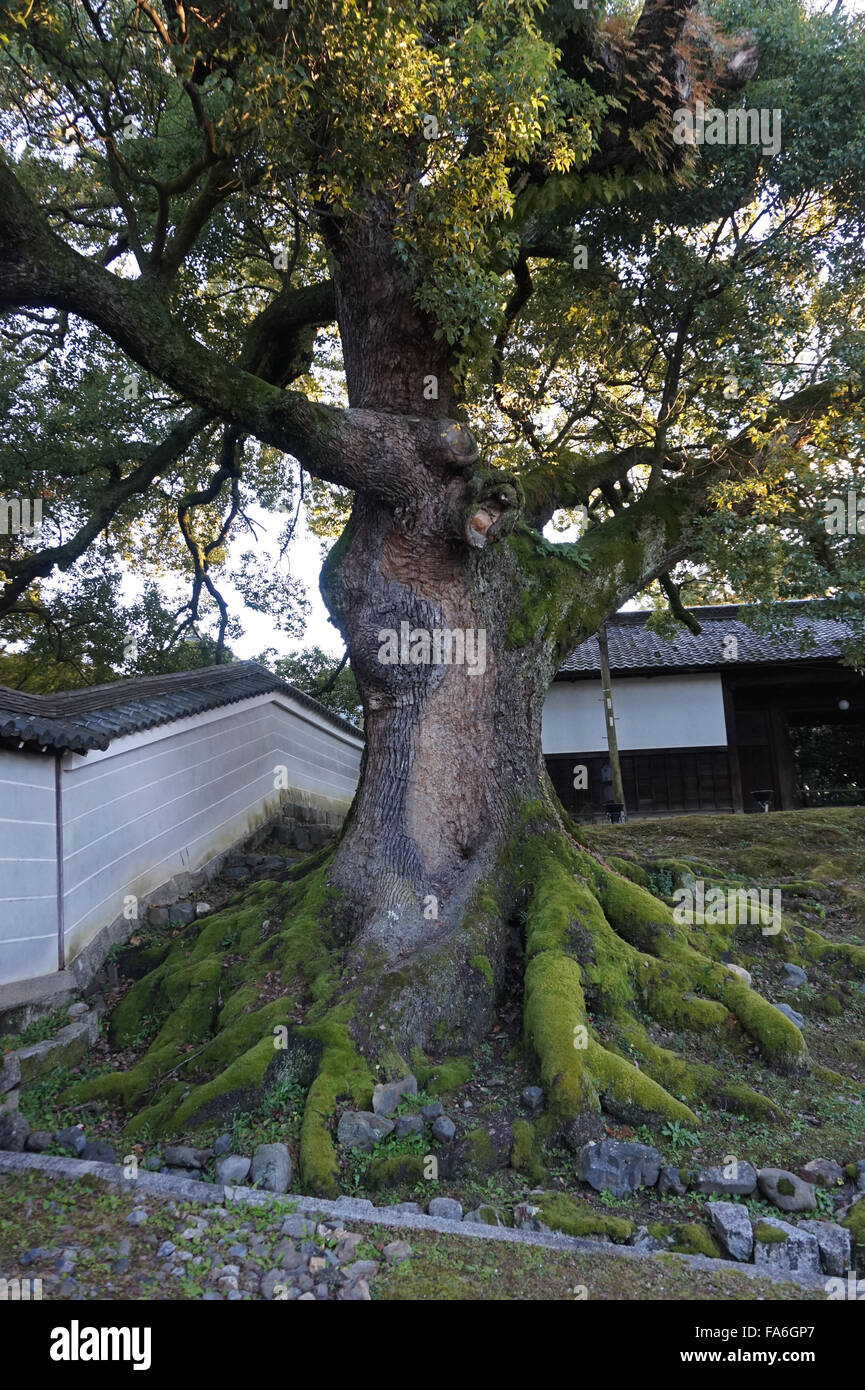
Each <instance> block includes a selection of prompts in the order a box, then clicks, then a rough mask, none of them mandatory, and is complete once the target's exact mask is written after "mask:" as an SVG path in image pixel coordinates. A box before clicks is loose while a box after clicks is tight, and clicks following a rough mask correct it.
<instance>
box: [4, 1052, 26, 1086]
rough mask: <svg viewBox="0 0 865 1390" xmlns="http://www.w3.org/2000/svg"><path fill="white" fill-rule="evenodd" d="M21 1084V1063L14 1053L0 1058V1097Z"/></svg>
mask: <svg viewBox="0 0 865 1390" xmlns="http://www.w3.org/2000/svg"><path fill="white" fill-rule="evenodd" d="M20 1084H21V1063H20V1062H19V1061H18V1058H17V1057H16V1056H15V1053H14V1052H7V1053H4V1054H3V1055H2V1056H0V1096H2V1095H6V1093H7V1092H8V1091H14V1089H15V1087H16V1086H20Z"/></svg>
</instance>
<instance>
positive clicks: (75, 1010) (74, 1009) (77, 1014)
mask: <svg viewBox="0 0 865 1390" xmlns="http://www.w3.org/2000/svg"><path fill="white" fill-rule="evenodd" d="M66 1012H67V1013H68V1015H69V1017H70V1018H83V1017H84V1015H85V1014H86V1013H89V1009H88V1008H87V1005H86V1004H85V1003H84V1002H83V1001H82V1000H79V1001H78V1003H77V1004H70V1005H69V1008H68V1009H67V1010H66Z"/></svg>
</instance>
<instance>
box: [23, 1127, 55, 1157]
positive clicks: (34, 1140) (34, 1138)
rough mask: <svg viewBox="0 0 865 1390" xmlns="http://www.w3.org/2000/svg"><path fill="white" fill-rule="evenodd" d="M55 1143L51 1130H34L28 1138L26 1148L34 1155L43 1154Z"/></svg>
mask: <svg viewBox="0 0 865 1390" xmlns="http://www.w3.org/2000/svg"><path fill="white" fill-rule="evenodd" d="M53 1143H54V1135H53V1134H52V1133H51V1131H50V1129H34V1130H33V1131H32V1133H30V1134H28V1136H27V1143H26V1144H25V1146H24V1147H25V1148H26V1149H27V1150H28V1152H29V1153H32V1154H43V1153H44V1152H45V1150H46V1149H50V1148H51V1145H52V1144H53Z"/></svg>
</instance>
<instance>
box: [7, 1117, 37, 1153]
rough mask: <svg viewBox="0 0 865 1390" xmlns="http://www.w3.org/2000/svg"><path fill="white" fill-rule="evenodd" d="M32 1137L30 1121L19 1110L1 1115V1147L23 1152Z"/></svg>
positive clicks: (13, 1151) (14, 1151)
mask: <svg viewBox="0 0 865 1390" xmlns="http://www.w3.org/2000/svg"><path fill="white" fill-rule="evenodd" d="M29 1137H30V1122H29V1120H27V1119H26V1117H25V1116H24V1115H21V1114H19V1112H18V1111H17V1110H8V1111H7V1112H6V1114H5V1115H0V1149H8V1150H9V1151H11V1152H12V1153H21V1152H22V1151H23V1149H24V1145H25V1144H26V1143H27V1140H28V1138H29Z"/></svg>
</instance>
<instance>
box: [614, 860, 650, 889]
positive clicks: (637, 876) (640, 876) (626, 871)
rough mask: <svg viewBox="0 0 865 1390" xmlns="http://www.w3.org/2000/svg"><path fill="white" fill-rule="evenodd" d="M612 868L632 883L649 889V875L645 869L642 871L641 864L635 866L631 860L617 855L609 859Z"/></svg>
mask: <svg viewBox="0 0 865 1390" xmlns="http://www.w3.org/2000/svg"><path fill="white" fill-rule="evenodd" d="M607 863H608V864H609V865H610V868H612V869H615V870H616V873H618V874H623V875H624V877H625V878H629V879H630V880H631V882H632V883H638V884H639V885H640V887H641V888H648V887H649V875H648V874H647V873H646V870H645V869H641V868H640V866H639V864H634V863H632V861H631V860H630V859H621V858H620V857H619V855H617V854H610V855H608V857H607Z"/></svg>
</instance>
